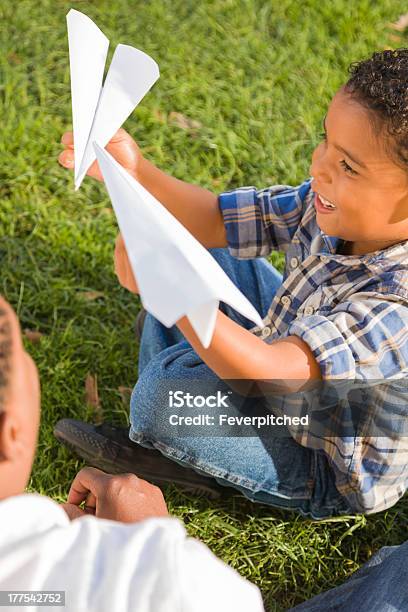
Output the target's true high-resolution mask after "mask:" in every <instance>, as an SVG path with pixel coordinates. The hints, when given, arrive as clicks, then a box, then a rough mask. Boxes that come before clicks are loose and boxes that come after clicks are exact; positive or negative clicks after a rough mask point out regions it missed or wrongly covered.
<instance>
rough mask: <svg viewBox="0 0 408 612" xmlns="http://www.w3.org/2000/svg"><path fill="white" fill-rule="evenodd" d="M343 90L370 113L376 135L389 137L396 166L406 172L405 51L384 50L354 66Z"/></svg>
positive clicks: (407, 66)
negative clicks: (383, 134) (377, 133)
mask: <svg viewBox="0 0 408 612" xmlns="http://www.w3.org/2000/svg"><path fill="white" fill-rule="evenodd" d="M349 72H350V74H351V76H350V78H349V80H348V81H347V83H346V84H345V86H344V89H345V91H346V92H347V93H349V94H351V95H352V96H354V97H355V98H356V99H357V100H358V102H360V103H361V104H363V105H364V106H365V107H366V108H367V109H368V110H370V111H372V113H371V114H372V117H373V120H374V124H375V126H376V128H377V131H378V132H382V131H383V130H384V129H385V133H386V134H388V135H389V136H390V137H391V139H390V140H391V144H392V145H393V147H392V149H393V151H392V153H393V156H394V158H395V160H396V162H397V163H399V164H400V165H402V166H403V167H404V168H405V169H407V170H408V49H405V48H403V49H395V50H390V49H387V50H385V51H380V52H376V53H374V54H373V55H372V57H370V58H369V59H366V60H363V61H361V62H353V63H352V64H351V65H350V66H349Z"/></svg>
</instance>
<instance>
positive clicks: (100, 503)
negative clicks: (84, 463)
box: [68, 467, 168, 523]
mask: <svg viewBox="0 0 408 612" xmlns="http://www.w3.org/2000/svg"><path fill="white" fill-rule="evenodd" d="M82 502H85V513H86V514H93V515H95V516H97V517H99V518H104V519H110V520H112V521H120V522H122V523H136V522H138V521H142V520H144V519H147V518H152V517H162V516H168V511H167V506H166V502H165V501H164V497H163V493H162V492H161V490H160V489H159V488H158V487H155V486H154V485H152V484H150V483H149V482H146V481H145V480H142V479H140V478H138V477H137V476H135V475H134V474H118V475H114V476H113V475H111V474H105V472H102V471H101V470H98V469H96V468H92V467H86V468H84V469H83V470H81V471H80V472H79V473H78V474H77V475H76V477H75V478H74V481H73V483H72V485H71V488H70V491H69V493H68V505H69V504H74V505H75V506H79V504H81V503H82Z"/></svg>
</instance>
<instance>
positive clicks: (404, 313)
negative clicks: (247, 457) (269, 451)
mask: <svg viewBox="0 0 408 612" xmlns="http://www.w3.org/2000/svg"><path fill="white" fill-rule="evenodd" d="M397 299H398V298H397V296H395V301H392V296H387V299H384V297H382V298H381V297H379V295H378V294H376V295H375V296H373V295H370V294H369V293H368V292H367V293H365V294H363V293H360V294H355V295H354V296H352V299H349V300H348V301H347V302H344V303H342V304H339V305H337V306H336V308H334V309H333V310H332V311H330V313H329V314H325V315H323V314H319V313H316V314H315V315H312V316H308V317H302V318H299V319H297V320H295V321H294V322H293V323H292V324H291V325H290V326H289V328H288V330H287V335H296V336H298V337H300V338H302V340H304V341H305V342H306V343H307V344H308V345H309V346H310V348H311V350H312V352H313V354H314V356H315V358H316V360H317V362H318V363H319V365H320V368H321V372H322V378H323V385H322V386H321V387H320V391H321V393H320V392H319V394H318V395H317V396H316V397H315V398H314V399H313V395H312V394H311V396H310V397H311V401H309V402H304V403H302V401H300V399H299V401H298V402H297V404H296V402H295V401H293V400H292V402H289V401H287V402H286V405H285V412H288V413H293V414H296V415H298V414H299V415H301V416H304V415H306V414H308V416H309V420H308V425H307V426H305V427H303V428H300V427H297V428H293V430H291V434H292V436H293V437H294V438H295V440H296V441H297V442H299V443H300V444H301V445H302V446H305V447H307V448H313V449H315V450H318V451H323V452H324V454H325V456H326V457H327V458H328V460H329V462H330V463H331V465H332V466H333V467H334V469H335V477H336V487H337V489H338V490H339V492H340V493H341V494H342V495H343V496H344V498H345V499H347V500H348V502H349V503H350V507H351V508H352V510H353V511H354V512H363V513H367V514H370V513H373V512H380V511H382V510H385V509H386V508H389V507H391V506H392V505H394V504H395V503H396V502H397V501H398V500H399V499H400V498H401V497H402V495H403V494H404V493H405V491H406V488H407V484H406V483H407V482H408V480H407V478H408V462H407V458H408V425H407V402H406V397H407V393H406V388H407V383H406V380H407V373H408V307H407V306H406V305H404V304H401V303H400V302H398V301H397ZM330 389H332V390H333V394H334V395H333V396H332V395H331V391H330Z"/></svg>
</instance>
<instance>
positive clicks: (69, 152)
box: [58, 128, 143, 181]
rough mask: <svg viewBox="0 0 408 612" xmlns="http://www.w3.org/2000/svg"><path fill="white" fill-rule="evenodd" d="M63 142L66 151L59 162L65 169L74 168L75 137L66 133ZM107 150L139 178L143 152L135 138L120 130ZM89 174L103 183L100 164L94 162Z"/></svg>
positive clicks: (70, 133) (61, 154)
mask: <svg viewBox="0 0 408 612" xmlns="http://www.w3.org/2000/svg"><path fill="white" fill-rule="evenodd" d="M61 142H62V144H63V145H64V150H63V151H62V153H60V155H59V157H58V161H59V163H60V164H61V166H64V168H69V169H71V170H72V169H73V168H74V157H75V146H74V135H73V133H72V132H65V134H64V135H63V136H62V138H61ZM106 150H107V151H108V153H110V154H111V155H112V157H114V158H115V159H116V161H117V162H119V164H120V165H121V166H123V167H124V169H125V170H127V171H128V172H129V174H131V175H132V176H134V177H135V178H138V170H139V167H140V164H141V161H142V159H143V155H142V152H141V151H140V149H139V146H138V144H137V143H136V142H135V141H134V140H133V138H132V137H131V136H130V134H128V133H127V132H126V130H124V129H123V128H120V129H119V130H118V131H117V132H116V134H115V135H114V136H113V137H112V138H111V140H110V141H109V143H108V144H107V145H106ZM87 174H88V175H89V176H92V177H93V178H95V179H97V180H98V181H103V176H102V173H101V171H100V169H99V164H98V162H97V161H94V163H93V164H92V166H90V168H89V170H88V172H87Z"/></svg>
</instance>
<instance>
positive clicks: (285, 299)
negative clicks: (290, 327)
mask: <svg viewBox="0 0 408 612" xmlns="http://www.w3.org/2000/svg"><path fill="white" fill-rule="evenodd" d="M281 302H282V304H283V305H284V306H289V305H290V297H288V296H287V295H283V296H282V297H281Z"/></svg>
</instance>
